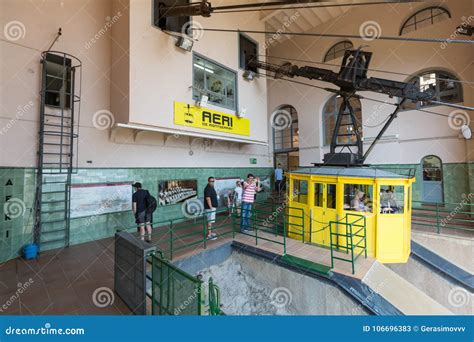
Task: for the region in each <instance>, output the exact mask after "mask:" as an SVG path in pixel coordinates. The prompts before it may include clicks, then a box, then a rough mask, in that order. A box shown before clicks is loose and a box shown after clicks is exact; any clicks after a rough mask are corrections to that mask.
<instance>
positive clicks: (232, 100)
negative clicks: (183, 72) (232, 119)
mask: <svg viewBox="0 0 474 342" xmlns="http://www.w3.org/2000/svg"><path fill="white" fill-rule="evenodd" d="M202 96H207V97H208V101H209V103H211V104H213V105H216V106H219V107H224V108H227V109H230V110H236V109H237V74H236V72H235V71H233V70H230V69H227V68H225V67H223V66H221V65H220V64H217V63H216V62H213V61H210V60H208V59H206V58H204V57H201V56H199V55H196V54H195V55H194V56H193V99H194V100H196V101H199V100H200V99H201V98H202Z"/></svg>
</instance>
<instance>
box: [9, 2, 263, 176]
mask: <svg viewBox="0 0 474 342" xmlns="http://www.w3.org/2000/svg"><path fill="white" fill-rule="evenodd" d="M151 3H152V1H151V0H134V1H133V2H131V5H130V7H129V1H127V0H100V1H78V0H62V1H61V0H51V1H43V0H32V1H28V0H2V1H1V2H0V6H1V7H0V28H2V30H1V31H2V34H3V36H2V40H1V41H0V63H1V69H0V70H1V71H0V72H1V81H0V82H1V83H0V90H1V94H0V102H1V103H0V129H1V132H0V166H9V167H12V166H36V163H37V161H36V152H37V140H38V137H37V131H38V119H39V102H40V101H39V97H38V93H39V90H40V75H41V67H40V63H39V61H40V51H43V50H46V49H47V48H48V46H49V44H50V43H51V41H52V40H53V38H54V36H55V33H56V32H57V29H58V27H62V30H63V35H62V36H61V38H60V39H59V41H58V42H57V43H56V44H55V46H54V49H53V50H59V51H64V52H68V53H70V54H73V55H75V56H77V57H79V58H80V59H81V60H82V62H83V67H82V73H83V79H82V101H81V119H80V138H79V166H82V167H132V166H133V167H200V166H208V167H245V166H249V158H257V160H258V164H257V165H256V166H268V165H270V163H271V160H269V158H268V156H269V153H268V148H267V147H266V146H254V145H249V144H244V145H242V144H233V143H227V142H219V141H214V142H213V143H212V144H208V143H207V142H205V141H203V140H202V139H189V138H188V137H186V136H184V135H183V134H180V135H179V136H176V137H174V136H171V137H168V138H167V137H166V136H164V135H163V134H160V133H147V132H145V133H143V132H141V133H137V132H134V131H132V130H124V129H114V130H112V131H110V130H99V129H97V128H96V127H94V124H93V116H94V113H96V112H98V111H103V110H107V111H111V112H112V114H113V115H114V120H115V123H118V122H124V121H126V117H127V114H128V112H129V113H130V116H131V117H132V118H133V122H135V123H140V124H145V125H150V126H160V127H167V126H170V124H172V120H173V111H172V108H173V107H172V104H173V101H174V100H180V101H191V91H188V86H190V85H191V81H190V80H191V67H192V63H191V54H190V53H183V52H181V51H179V50H178V49H177V48H175V47H174V40H173V39H172V38H171V37H169V36H167V35H165V34H163V33H161V32H160V31H159V30H157V29H155V28H153V27H152V26H151ZM128 7H129V8H128ZM118 11H120V12H121V14H122V16H120V19H119V20H118V21H117V22H115V23H114V24H113V25H112V27H110V28H109V27H108V28H107V30H105V32H104V33H103V34H102V33H101V34H100V37H99V39H96V41H95V42H93V43H92V44H89V45H87V43H90V42H91V39H92V38H93V37H94V36H96V35H97V34H98V33H99V32H101V30H102V31H104V28H105V27H106V25H107V24H106V22H107V20H109V21H110V20H111V18H113V16H114V15H117V13H118ZM107 17H108V18H107ZM257 18H258V14H257V13H255V14H252V15H239V14H237V15H236V14H233V15H232V16H230V15H229V16H215V17H212V18H211V19H202V24H203V25H204V26H213V27H235V22H240V23H245V25H246V26H247V25H248V27H254V28H257V29H263V27H264V26H263V24H259V23H257ZM13 21H18V22H20V24H21V26H22V27H24V32H25V35H24V37H20V38H19V39H18V40H13V41H12V40H9V39H8V38H9V37H6V36H5V34H4V33H3V31H4V30H3V28H4V27H5V25H7V24H9V23H11V22H13ZM198 21H200V22H201V19H198ZM128 24H129V27H130V30H128V32H129V35H130V36H129V37H127V36H126V34H127V30H126V26H128ZM115 25H116V27H115ZM21 26H20V28H21V29H22V30H23V28H22V27H21ZM96 37H97V36H96ZM255 38H258V37H255ZM216 39H217V40H216ZM128 41H129V42H130V44H127V43H128ZM216 41H218V43H216ZM195 51H197V52H199V53H201V54H203V55H205V56H207V57H209V58H211V59H214V60H217V61H218V62H220V63H222V64H225V65H226V66H228V67H230V68H232V69H234V70H237V69H238V45H237V34H226V35H224V34H219V35H218V34H212V33H207V32H206V33H205V34H204V36H203V38H202V39H201V40H200V41H199V42H197V43H196V44H195ZM127 66H128V68H129V69H130V74H129V77H128V79H127V77H125V76H124V75H123V74H120V73H118V74H117V73H115V72H114V73H113V72H112V71H116V70H123V69H126V68H127ZM241 74H242V71H240V70H239V81H238V82H239V94H240V98H239V103H240V106H241V107H246V108H247V113H248V117H249V118H250V119H251V120H252V123H251V127H252V128H251V138H252V139H253V140H258V141H266V140H267V132H268V129H267V117H266V113H267V107H266V100H265V99H266V82H265V81H262V80H257V81H256V82H252V83H248V82H246V81H244V80H243V79H242V78H241ZM127 83H128V86H129V88H130V89H127V85H126V84H127ZM124 90H125V91H124ZM127 97H128V101H127V100H124V98H127ZM29 103H31V105H29ZM18 106H20V107H21V108H24V107H25V106H26V107H27V110H26V111H19V109H18V108H17V107H18ZM127 106H130V109H129V110H127ZM117 108H118V110H117ZM180 129H182V128H181V127H180ZM190 150H192V151H193V152H194V153H193V155H190V153H189V152H190ZM88 161H91V163H89V162H88Z"/></svg>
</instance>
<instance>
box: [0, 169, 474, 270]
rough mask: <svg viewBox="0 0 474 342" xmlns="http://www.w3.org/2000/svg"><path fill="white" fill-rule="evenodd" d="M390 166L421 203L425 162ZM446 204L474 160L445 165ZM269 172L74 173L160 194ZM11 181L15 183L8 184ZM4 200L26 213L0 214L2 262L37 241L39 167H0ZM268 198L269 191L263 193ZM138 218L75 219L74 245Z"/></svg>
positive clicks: (76, 180) (170, 210) (470, 176)
mask: <svg viewBox="0 0 474 342" xmlns="http://www.w3.org/2000/svg"><path fill="white" fill-rule="evenodd" d="M384 168H388V169H392V168H393V169H407V168H413V169H414V170H416V178H417V181H416V183H415V184H414V187H413V200H414V201H420V200H421V199H422V198H421V193H422V182H421V180H422V170H421V167H420V165H418V164H413V165H384ZM443 170H444V196H445V202H450V203H458V202H460V201H461V200H462V199H463V197H462V195H463V194H467V193H470V192H472V189H473V185H474V166H473V163H470V164H444V165H443ZM249 172H252V173H254V174H255V175H259V176H264V175H268V174H271V173H272V170H271V169H269V168H217V169H215V168H214V169H211V168H209V169H206V168H170V169H165V168H149V169H148V168H137V169H116V168H113V169H80V170H78V172H77V174H74V176H73V184H84V183H111V182H135V181H139V182H141V183H142V184H143V187H144V188H145V189H149V190H150V191H151V192H152V194H154V195H155V196H156V194H157V189H158V181H161V180H167V179H197V181H198V188H199V189H198V190H199V193H198V196H199V197H202V196H203V189H204V186H205V185H206V183H207V178H208V177H209V176H214V177H217V178H219V177H241V178H245V176H246V175H247V173H249ZM9 184H12V185H9ZM0 185H1V186H0V198H1V199H2V201H1V204H2V208H3V206H4V203H5V200H6V199H7V198H8V197H11V198H12V199H19V200H21V201H22V202H23V203H24V215H22V216H19V217H17V218H14V219H11V220H6V217H5V215H3V213H2V216H1V218H0V263H1V262H3V261H6V260H9V259H11V258H14V257H16V256H17V255H18V253H19V251H20V249H21V247H22V246H23V245H24V244H26V243H28V242H31V241H32V238H33V237H32V228H33V222H34V217H33V203H34V194H35V170H34V169H32V168H0ZM260 196H261V197H264V196H265V194H263V195H260ZM181 216H182V213H181V206H180V205H174V206H168V207H161V208H158V209H157V211H156V213H155V215H154V217H155V221H156V220H160V219H162V218H166V217H181ZM133 226H134V218H133V215H132V214H131V213H130V212H126V213H114V214H107V215H101V216H97V217H94V218H93V219H92V220H91V218H90V217H89V218H87V217H86V218H78V219H73V220H71V235H70V238H71V244H78V243H82V242H87V241H93V240H97V239H102V238H105V237H109V236H113V235H114V233H115V231H116V230H117V229H123V228H125V227H130V228H131V227H133Z"/></svg>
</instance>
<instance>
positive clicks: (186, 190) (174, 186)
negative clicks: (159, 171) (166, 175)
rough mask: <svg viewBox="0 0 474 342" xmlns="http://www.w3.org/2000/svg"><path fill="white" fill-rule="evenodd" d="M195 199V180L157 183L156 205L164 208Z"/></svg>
mask: <svg viewBox="0 0 474 342" xmlns="http://www.w3.org/2000/svg"><path fill="white" fill-rule="evenodd" d="M195 197H197V180H196V179H180V180H167V181H160V182H158V205H159V206H166V205H173V204H178V203H182V202H184V201H186V200H188V199H190V198H195Z"/></svg>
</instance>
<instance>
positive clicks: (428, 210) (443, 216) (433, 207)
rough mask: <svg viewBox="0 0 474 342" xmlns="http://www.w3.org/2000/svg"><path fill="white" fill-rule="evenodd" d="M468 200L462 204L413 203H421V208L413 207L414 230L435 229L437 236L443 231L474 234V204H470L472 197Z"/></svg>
mask: <svg viewBox="0 0 474 342" xmlns="http://www.w3.org/2000/svg"><path fill="white" fill-rule="evenodd" d="M466 198H467V199H465V200H463V201H461V202H460V203H447V202H445V203H427V202H420V201H413V203H421V206H412V213H411V218H412V225H413V226H414V229H416V228H417V226H420V227H429V228H435V229H436V233H437V234H441V232H442V230H443V229H448V230H449V231H452V232H456V231H458V232H462V233H463V234H468V233H469V232H471V233H474V210H473V209H474V203H471V202H469V201H470V200H471V196H470V195H469V197H466ZM447 205H448V206H450V205H451V207H447ZM466 210H469V211H466ZM429 228H428V229H429ZM425 229H426V228H425Z"/></svg>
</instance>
